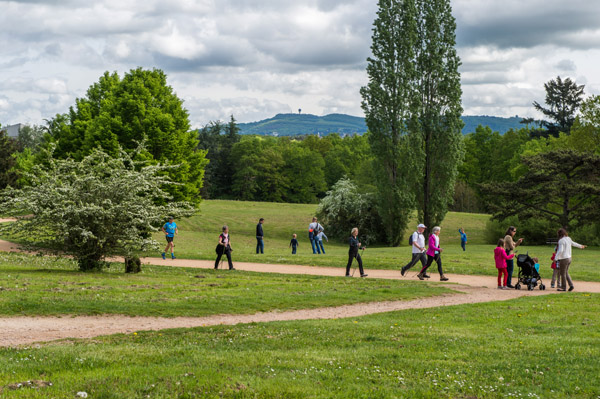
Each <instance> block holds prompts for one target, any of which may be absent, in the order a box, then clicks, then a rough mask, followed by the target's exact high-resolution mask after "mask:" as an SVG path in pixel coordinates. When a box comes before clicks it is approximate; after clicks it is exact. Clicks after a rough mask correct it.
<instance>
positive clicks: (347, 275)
mask: <svg viewBox="0 0 600 399" xmlns="http://www.w3.org/2000/svg"><path fill="white" fill-rule="evenodd" d="M344 277H352V276H351V275H349V274H346V275H345V276H344Z"/></svg>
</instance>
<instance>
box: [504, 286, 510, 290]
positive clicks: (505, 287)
mask: <svg viewBox="0 0 600 399" xmlns="http://www.w3.org/2000/svg"><path fill="white" fill-rule="evenodd" d="M502 289H503V290H510V288H508V287H507V286H504V287H502Z"/></svg>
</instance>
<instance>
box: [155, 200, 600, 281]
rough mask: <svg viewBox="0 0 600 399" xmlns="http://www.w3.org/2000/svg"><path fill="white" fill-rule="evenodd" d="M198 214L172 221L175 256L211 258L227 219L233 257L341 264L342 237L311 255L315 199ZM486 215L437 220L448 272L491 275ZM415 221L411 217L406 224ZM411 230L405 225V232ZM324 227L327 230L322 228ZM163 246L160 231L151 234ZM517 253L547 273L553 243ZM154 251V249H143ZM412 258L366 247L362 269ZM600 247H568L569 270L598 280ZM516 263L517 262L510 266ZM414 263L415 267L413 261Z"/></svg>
mask: <svg viewBox="0 0 600 399" xmlns="http://www.w3.org/2000/svg"><path fill="white" fill-rule="evenodd" d="M200 211H201V212H200V214H199V215H197V216H194V217H192V218H190V219H187V220H180V221H177V223H178V225H179V235H178V236H177V238H176V239H175V243H176V250H175V251H176V254H177V256H178V257H180V258H190V259H214V257H215V253H214V249H215V246H216V244H217V240H218V236H219V234H220V232H221V227H222V225H224V224H227V225H228V226H229V227H230V232H231V235H232V246H233V247H234V249H235V250H234V253H233V257H234V260H237V261H246V262H260V263H284V264H299V265H310V266H333V267H345V265H346V262H347V259H348V255H347V254H348V247H347V245H346V244H345V243H341V242H336V241H335V240H330V241H329V243H324V245H325V250H326V252H327V253H326V254H325V255H313V253H312V249H311V246H310V242H309V240H308V224H309V223H310V221H311V217H312V216H313V215H314V213H315V211H316V205H299V204H278V203H266V202H239V201H204V202H203V203H202V205H201V209H200ZM261 217H264V218H265V224H264V232H265V253H264V254H262V255H256V238H255V228H256V223H258V219H259V218H261ZM488 219H489V216H488V215H482V214H470V213H457V212H450V213H448V215H447V216H446V219H445V220H444V222H443V224H442V226H441V227H442V233H441V236H440V237H441V244H442V246H443V248H444V252H443V255H442V261H443V264H444V270H445V271H446V272H447V273H459V274H477V275H489V276H494V275H496V274H497V269H496V267H495V264H494V256H493V254H494V246H493V245H487V244H485V239H484V236H485V225H486V222H487V220H488ZM416 224H417V221H416V220H412V221H411V224H410V225H411V226H416ZM459 227H463V228H464V229H465V230H466V231H467V233H468V236H469V242H468V244H467V251H466V252H463V251H462V248H461V247H460V235H459V233H458V228H459ZM413 230H414V228H413V227H410V228H409V229H408V230H407V234H406V235H407V237H408V234H409V233H410V232H412V231H413ZM293 233H296V234H298V240H299V241H300V248H299V250H298V254H296V255H292V254H291V249H289V248H288V246H289V242H290V239H291V236H292V234H293ZM326 233H327V232H326ZM156 239H157V240H158V241H159V242H160V243H161V246H162V247H163V248H164V245H165V244H164V237H163V236H162V235H160V234H157V235H156ZM526 244H527V241H525V242H524V245H522V246H521V247H520V248H519V251H520V253H526V252H529V253H530V254H531V256H535V257H538V258H539V259H540V263H541V275H542V277H548V278H549V277H551V275H552V270H551V269H550V263H551V261H550V256H551V255H552V251H553V247H552V246H550V245H547V246H527V245H526ZM148 255H151V256H158V255H159V253H153V254H148ZM410 258H411V249H410V248H409V246H408V242H406V243H403V244H402V245H401V246H400V247H397V248H390V247H368V248H367V249H366V250H365V251H364V253H363V260H364V262H365V266H366V268H367V269H369V268H371V269H397V270H400V268H401V267H402V266H404V265H405V264H406V263H407V262H408V261H409V260H410ZM599 258H600V250H599V249H598V248H588V249H586V250H584V251H580V250H578V249H573V265H572V267H571V270H570V272H571V276H572V277H573V278H574V279H575V280H586V281H600V268H598V259H599ZM515 267H516V266H515ZM415 269H416V267H415Z"/></svg>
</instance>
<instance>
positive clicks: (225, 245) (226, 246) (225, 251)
mask: <svg viewBox="0 0 600 399" xmlns="http://www.w3.org/2000/svg"><path fill="white" fill-rule="evenodd" d="M215 251H216V252H217V260H215V270H216V269H218V268H219V262H220V261H221V257H222V256H223V255H226V256H227V263H229V270H235V268H234V267H233V262H231V251H233V249H231V237H229V227H227V226H223V232H222V233H221V235H219V244H217V248H216V249H215Z"/></svg>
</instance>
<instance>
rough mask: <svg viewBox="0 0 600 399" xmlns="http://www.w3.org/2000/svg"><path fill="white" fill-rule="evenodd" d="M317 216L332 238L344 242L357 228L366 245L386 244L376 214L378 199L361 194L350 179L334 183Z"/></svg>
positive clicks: (318, 209)
mask: <svg viewBox="0 0 600 399" xmlns="http://www.w3.org/2000/svg"><path fill="white" fill-rule="evenodd" d="M317 216H318V217H319V220H320V221H321V223H322V224H323V226H324V227H325V230H326V232H327V235H328V236H329V237H335V238H338V239H340V240H345V239H347V238H348V237H350V231H351V230H352V228H353V227H358V230H359V239H360V240H361V241H362V242H363V244H367V243H369V244H370V243H375V242H384V241H385V237H384V236H383V234H384V233H383V232H384V229H383V228H382V222H381V218H380V216H379V213H378V212H377V206H376V201H375V195H374V194H372V193H361V192H360V191H359V189H358V187H357V186H356V185H355V184H354V183H353V182H352V181H351V180H350V179H347V178H342V179H340V180H339V181H338V182H337V183H335V184H334V185H333V187H332V189H331V190H330V191H328V192H327V195H326V196H325V198H323V199H322V200H321V202H320V203H319V207H318V208H317Z"/></svg>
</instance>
